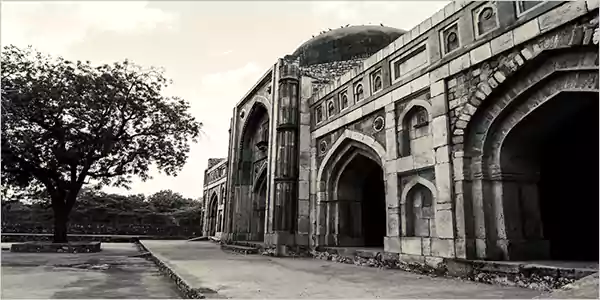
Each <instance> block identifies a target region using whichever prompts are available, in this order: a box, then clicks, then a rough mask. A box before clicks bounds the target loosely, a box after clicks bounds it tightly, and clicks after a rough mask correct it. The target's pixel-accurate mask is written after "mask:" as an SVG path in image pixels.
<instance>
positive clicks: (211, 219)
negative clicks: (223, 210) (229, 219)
mask: <svg viewBox="0 0 600 300" xmlns="http://www.w3.org/2000/svg"><path fill="white" fill-rule="evenodd" d="M218 205H219V203H218V197H217V194H216V193H215V194H213V195H212V197H210V201H209V202H208V214H207V215H208V222H207V224H208V230H207V232H208V235H209V236H215V234H216V233H217V214H218V212H217V209H218Z"/></svg>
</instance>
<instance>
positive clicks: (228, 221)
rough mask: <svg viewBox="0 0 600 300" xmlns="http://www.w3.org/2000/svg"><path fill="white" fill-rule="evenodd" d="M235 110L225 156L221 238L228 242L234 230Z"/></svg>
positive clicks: (234, 110)
mask: <svg viewBox="0 0 600 300" xmlns="http://www.w3.org/2000/svg"><path fill="white" fill-rule="evenodd" d="M236 120H237V109H236V108H234V109H233V117H232V118H231V121H230V125H229V152H228V155H227V168H228V170H227V183H226V190H227V194H226V197H225V201H224V202H225V220H224V223H225V224H224V225H225V226H224V227H225V228H224V230H223V231H224V232H225V233H226V234H225V235H224V236H223V238H224V239H225V240H230V239H231V238H232V233H233V228H234V223H233V220H234V211H235V208H234V199H235V198H234V197H235V191H234V185H235V176H236V175H237V172H236V171H235V170H237V168H236V161H237V155H236V151H238V149H237V147H236V144H237V143H236V136H237V130H236V126H237V122H236Z"/></svg>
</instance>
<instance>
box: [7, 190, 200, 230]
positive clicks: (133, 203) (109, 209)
mask: <svg viewBox="0 0 600 300" xmlns="http://www.w3.org/2000/svg"><path fill="white" fill-rule="evenodd" d="M165 195H169V196H170V197H165ZM157 196H159V197H161V201H162V203H163V204H164V206H163V207H162V208H160V209H157V208H156V207H155V206H154V205H153V203H152V202H151V201H150V199H151V198H156V197H157ZM182 199H183V201H182ZM43 203H44V202H43V199H36V201H33V202H32V203H24V202H22V201H19V200H17V199H13V200H6V199H3V200H2V223H3V224H2V225H3V232H20V233H28V232H38V230H37V228H38V227H41V226H47V225H48V224H51V223H49V222H50V221H51V220H52V215H53V214H52V211H51V210H50V209H49V208H47V207H44V206H43ZM169 203H171V204H169ZM165 207H170V208H169V209H165ZM202 212H203V211H202V202H201V201H197V200H194V199H190V198H185V197H183V196H182V195H180V194H178V193H175V192H173V191H171V190H165V191H160V192H157V193H155V194H153V195H151V196H149V197H148V198H146V197H145V196H144V195H142V194H139V195H127V196H125V195H119V194H111V193H104V192H100V191H97V190H94V189H87V188H84V189H82V191H81V192H80V193H79V196H78V199H77V202H76V205H75V207H74V209H73V212H72V213H71V216H70V225H71V227H78V228H82V230H83V231H79V232H78V233H103V232H98V231H97V228H98V227H99V226H100V227H104V228H106V229H109V232H110V233H117V232H121V234H141V230H140V229H143V230H146V234H159V233H158V232H160V230H157V229H160V228H158V227H164V228H177V230H176V232H178V233H180V234H181V233H184V232H190V231H195V232H196V233H200V231H201V226H202ZM40 225H41V226H40ZM163 232H164V231H163ZM165 234H166V233H165Z"/></svg>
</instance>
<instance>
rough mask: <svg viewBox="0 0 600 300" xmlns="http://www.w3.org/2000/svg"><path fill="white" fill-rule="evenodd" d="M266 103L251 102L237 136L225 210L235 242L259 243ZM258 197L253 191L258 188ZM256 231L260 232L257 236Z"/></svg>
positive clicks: (265, 162) (261, 236) (263, 202)
mask: <svg viewBox="0 0 600 300" xmlns="http://www.w3.org/2000/svg"><path fill="white" fill-rule="evenodd" d="M266 104H267V103H266V102H264V103H263V102H259V101H257V102H255V103H254V105H253V106H252V108H251V109H250V112H249V113H248V114H247V115H246V114H243V115H244V116H243V118H244V125H243V127H242V130H241V135H240V136H239V139H238V141H239V144H238V148H237V149H236V150H237V151H238V152H237V154H238V155H237V158H236V160H235V162H234V164H233V166H232V168H233V170H235V171H234V172H233V191H232V193H233V195H234V199H233V205H232V206H231V207H230V208H229V216H230V217H231V219H230V220H231V221H230V222H231V223H230V225H229V226H228V228H230V230H231V231H232V232H231V233H235V237H236V239H237V240H263V239H264V231H265V228H264V224H263V225H260V223H261V222H259V219H260V218H261V217H262V218H263V220H264V218H265V216H264V215H265V213H264V212H262V213H259V209H260V208H263V211H264V208H265V207H266V198H267V197H266V195H267V188H268V185H267V180H266V179H265V178H263V179H261V178H259V177H260V176H261V174H262V172H261V171H262V170H263V169H265V170H266V168H267V166H268V152H269V151H268V149H269V147H268V145H269V111H268V109H267V107H266V106H265V105H266ZM261 180H262V182H264V184H265V187H264V191H262V193H263V194H262V197H261V194H260V193H258V192H259V191H258V190H255V189H254V188H255V187H261V185H260V184H259V183H261ZM263 223H264V222H263ZM259 231H260V232H259Z"/></svg>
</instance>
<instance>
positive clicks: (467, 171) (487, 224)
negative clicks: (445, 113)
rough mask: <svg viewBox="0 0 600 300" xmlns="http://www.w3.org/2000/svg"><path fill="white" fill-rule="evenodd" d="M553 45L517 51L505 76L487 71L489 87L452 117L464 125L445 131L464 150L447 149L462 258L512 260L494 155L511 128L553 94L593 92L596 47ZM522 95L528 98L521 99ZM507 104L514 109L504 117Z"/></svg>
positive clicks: (483, 86)
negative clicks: (459, 138) (460, 142)
mask: <svg viewBox="0 0 600 300" xmlns="http://www.w3.org/2000/svg"><path fill="white" fill-rule="evenodd" d="M560 33H561V32H558V33H556V34H560ZM546 38H547V37H546ZM554 46H555V48H549V49H544V50H542V49H541V48H540V46H539V45H538V44H536V43H534V44H531V45H529V46H526V47H523V48H522V50H520V51H519V50H517V51H516V54H514V55H512V60H509V61H508V64H509V65H511V66H513V67H512V68H509V69H508V70H509V71H510V72H509V71H507V69H505V70H504V71H501V70H498V71H496V72H495V73H493V79H494V80H493V81H492V83H494V84H493V85H494V86H492V85H490V84H488V83H482V84H480V85H479V86H478V91H477V92H476V93H475V94H474V95H473V97H472V98H471V99H470V101H469V103H468V104H466V105H465V107H464V108H463V109H462V111H461V112H460V115H459V116H458V118H460V119H461V120H465V121H466V122H465V123H463V124H457V126H456V128H455V129H454V130H453V132H451V135H452V136H453V137H457V136H463V135H464V150H462V151H456V150H455V151H453V155H452V163H453V166H454V176H453V178H454V186H455V187H456V190H457V192H455V194H454V201H455V203H456V205H457V206H458V205H461V206H462V207H460V208H461V209H458V210H457V211H456V214H455V216H456V223H457V224H456V235H457V242H458V241H459V240H460V241H462V242H463V243H464V244H463V245H462V247H464V248H463V249H466V253H465V255H466V257H467V258H477V259H512V258H515V257H514V256H513V257H511V251H509V247H508V245H509V244H510V240H509V239H507V228H506V223H505V216H504V206H503V204H502V194H501V192H500V191H501V190H502V181H501V179H502V176H503V175H502V170H501V167H500V151H498V149H501V148H502V145H503V143H504V141H505V138H506V137H507V136H508V134H509V133H510V132H511V130H512V129H513V128H514V127H515V126H516V125H517V124H518V123H519V122H520V121H521V120H523V118H525V117H526V116H527V115H529V114H530V113H531V112H533V111H534V110H535V109H536V108H538V107H539V106H541V105H542V104H544V103H545V102H546V101H548V100H549V99H552V98H553V97H554V96H555V95H556V94H557V93H560V92H568V91H583V92H596V93H597V92H598V66H597V61H598V51H597V47H585V45H580V44H579V45H578V44H574V45H570V47H561V46H560V45H556V44H555V45H554ZM582 46H583V47H582ZM586 49H587V50H586ZM574 52H576V53H575V55H574ZM525 66H527V67H528V68H527V69H525V68H524V67H525ZM532 66H533V69H532V70H529V69H531V67H532ZM536 66H537V67H536ZM517 74H518V76H519V79H518V80H515V78H516V77H515V76H516V75H517ZM582 74H587V75H582ZM586 78H587V79H586ZM502 91H509V92H504V93H503V92H502ZM525 93H532V94H531V95H526V96H525V97H523V95H525ZM484 102H485V104H486V105H482V103H484ZM508 106H511V107H513V106H514V107H517V109H516V110H515V111H513V112H512V114H510V115H508V116H507V115H506V114H507V112H508V111H509V110H506V109H505V108H507V107H508ZM511 111H512V109H511ZM459 125H460V126H459ZM455 146H456V144H455ZM490 182H493V184H492V185H490ZM459 191H460V192H459ZM471 216H472V217H471ZM508 230H511V229H508ZM509 235H510V234H509ZM458 247H460V246H458V245H457V248H458ZM515 251H516V250H515Z"/></svg>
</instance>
